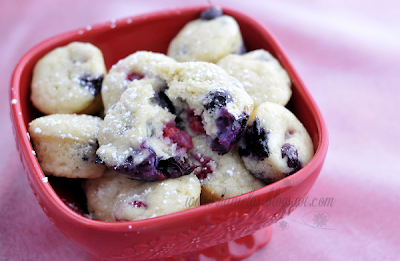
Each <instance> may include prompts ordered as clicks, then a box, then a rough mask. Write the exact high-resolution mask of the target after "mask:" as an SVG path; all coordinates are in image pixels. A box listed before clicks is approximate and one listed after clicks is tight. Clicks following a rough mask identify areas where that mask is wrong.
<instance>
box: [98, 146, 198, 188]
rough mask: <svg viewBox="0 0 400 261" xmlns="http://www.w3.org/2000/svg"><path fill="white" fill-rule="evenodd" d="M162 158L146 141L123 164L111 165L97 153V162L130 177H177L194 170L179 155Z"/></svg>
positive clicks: (151, 179) (145, 179)
mask: <svg viewBox="0 0 400 261" xmlns="http://www.w3.org/2000/svg"><path fill="white" fill-rule="evenodd" d="M139 154H140V156H141V157H142V159H141V160H140V162H137V161H135V158H136V157H137V156H138V155H139ZM143 155H145V156H143ZM161 158H162V157H157V155H156V153H155V152H154V149H153V148H152V147H148V146H147V145H146V144H145V142H143V143H142V145H141V146H140V150H136V151H134V152H133V155H129V156H128V157H127V158H126V159H125V161H124V163H123V164H121V165H118V166H110V165H108V164H107V162H104V160H102V159H101V158H100V157H99V156H98V155H96V159H95V162H96V163H100V164H104V165H106V166H107V167H108V168H112V169H113V170H115V171H117V172H119V173H121V174H122V175H124V176H125V177H127V178H129V179H136V180H144V181H158V180H164V179H168V178H177V177H180V176H182V175H188V174H190V173H191V172H192V171H193V167H191V166H189V165H188V164H186V163H185V162H184V161H183V160H181V158H179V157H170V158H167V159H165V160H162V159H161Z"/></svg>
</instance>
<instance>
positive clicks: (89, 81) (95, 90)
mask: <svg viewBox="0 0 400 261" xmlns="http://www.w3.org/2000/svg"><path fill="white" fill-rule="evenodd" d="M103 78H104V75H100V76H99V77H97V78H92V77H91V76H90V75H89V74H84V75H83V76H81V77H80V78H79V84H80V85H81V86H82V87H83V88H85V89H87V90H88V91H89V92H90V93H91V94H92V95H93V96H96V95H97V94H99V93H100V90H101V84H102V83H103Z"/></svg>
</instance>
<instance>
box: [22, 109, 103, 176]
mask: <svg viewBox="0 0 400 261" xmlns="http://www.w3.org/2000/svg"><path fill="white" fill-rule="evenodd" d="M101 123H102V120H101V119H100V118H99V117H94V116H88V115H75V114H52V115H47V116H43V117H41V118H37V119H35V120H33V121H32V122H30V123H29V135H30V137H31V140H32V143H33V147H34V149H35V152H36V156H37V159H38V161H39V164H40V167H41V168H42V170H43V172H44V173H45V174H47V175H53V176H57V177H67V178H98V177H100V176H101V175H102V174H103V172H104V170H105V167H104V166H102V165H99V164H95V158H96V150H97V148H98V146H99V145H98V143H97V135H98V132H99V129H100V125H101Z"/></svg>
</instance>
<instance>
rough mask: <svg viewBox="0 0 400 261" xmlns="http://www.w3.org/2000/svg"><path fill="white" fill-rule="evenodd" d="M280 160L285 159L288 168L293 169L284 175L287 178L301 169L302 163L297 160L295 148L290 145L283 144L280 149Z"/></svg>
mask: <svg viewBox="0 0 400 261" xmlns="http://www.w3.org/2000/svg"><path fill="white" fill-rule="evenodd" d="M281 152H282V158H285V157H286V163H287V165H288V167H289V168H291V169H293V170H292V171H291V172H289V173H288V174H286V175H287V176H289V175H291V174H293V173H295V172H296V171H298V170H300V169H301V168H302V167H303V164H302V162H301V161H300V160H299V156H298V153H297V148H296V147H295V146H293V145H292V144H289V143H285V144H283V146H282V148H281Z"/></svg>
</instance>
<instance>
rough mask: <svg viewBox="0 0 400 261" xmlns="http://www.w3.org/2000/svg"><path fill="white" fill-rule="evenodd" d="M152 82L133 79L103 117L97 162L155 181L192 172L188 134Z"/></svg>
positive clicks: (190, 145) (129, 174)
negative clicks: (163, 103) (161, 98)
mask: <svg viewBox="0 0 400 261" xmlns="http://www.w3.org/2000/svg"><path fill="white" fill-rule="evenodd" d="M174 120H175V115H173V114H172V113H171V112H169V111H168V109H167V108H164V107H162V103H161V102H160V101H159V98H158V97H157V95H156V92H155V91H154V89H153V87H152V85H151V84H149V83H147V82H146V81H133V82H132V83H131V84H130V86H128V88H127V90H126V91H125V92H124V93H123V94H122V96H121V99H120V100H119V101H118V102H117V103H116V104H115V106H113V107H112V109H110V110H109V111H108V113H107V115H106V116H105V118H104V123H103V124H102V127H101V129H100V131H99V145H100V147H99V149H98V150H97V157H98V158H97V162H98V163H103V164H105V165H106V166H107V167H108V168H112V169H114V170H116V171H117V172H120V173H122V174H124V175H126V176H127V177H129V178H131V179H140V180H145V181H156V180H163V179H167V178H176V177H179V176H182V175H186V174H189V173H191V172H192V170H191V168H190V167H189V166H188V165H187V164H186V159H187V153H186V151H187V150H188V149H191V148H192V147H193V144H192V139H191V137H190V136H189V135H188V134H187V133H186V132H184V131H182V130H180V129H178V128H177V127H175V122H174Z"/></svg>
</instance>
